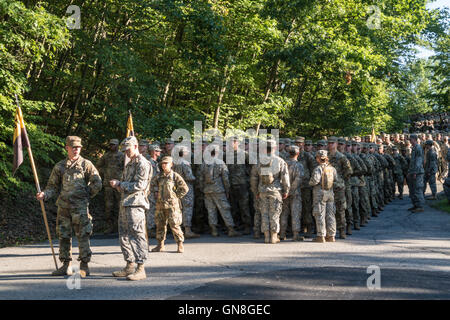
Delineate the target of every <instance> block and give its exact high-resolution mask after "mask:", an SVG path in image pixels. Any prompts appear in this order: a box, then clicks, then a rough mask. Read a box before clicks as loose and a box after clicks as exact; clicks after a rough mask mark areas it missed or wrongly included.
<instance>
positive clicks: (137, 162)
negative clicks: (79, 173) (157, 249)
mask: <svg viewBox="0 0 450 320" xmlns="http://www.w3.org/2000/svg"><path fill="white" fill-rule="evenodd" d="M122 146H123V148H124V151H125V153H126V155H127V157H128V158H129V159H130V161H129V162H128V163H127V165H126V166H125V169H124V171H123V174H122V178H121V180H120V181H119V180H116V179H113V180H111V181H110V185H111V187H113V188H116V189H117V190H118V191H119V192H120V193H121V203H120V211H119V240H120V248H121V250H122V253H123V257H124V260H125V261H126V262H127V265H126V267H125V268H124V269H122V270H120V271H114V272H113V276H114V277H126V278H127V279H128V280H142V279H145V278H146V274H145V269H144V263H145V260H147V254H148V242H147V238H146V221H145V213H146V210H148V209H149V207H150V205H149V202H148V193H149V187H150V179H151V177H152V176H153V172H152V166H151V165H150V163H149V162H148V160H147V159H145V157H144V156H143V155H142V154H140V153H139V148H138V141H137V139H136V138H135V137H134V136H130V137H127V138H125V139H124V140H123V141H122ZM135 262H136V263H137V267H136V269H135Z"/></svg>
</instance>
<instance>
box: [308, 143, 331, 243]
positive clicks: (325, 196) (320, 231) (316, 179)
mask: <svg viewBox="0 0 450 320" xmlns="http://www.w3.org/2000/svg"><path fill="white" fill-rule="evenodd" d="M316 159H317V162H318V166H316V168H315V169H314V170H313V172H312V174H311V179H310V181H309V184H310V185H311V186H313V187H314V189H313V199H314V200H313V203H314V204H313V213H314V217H315V219H316V230H317V236H316V238H315V239H314V241H315V242H325V241H327V242H334V241H335V236H336V217H335V213H336V207H335V204H334V193H333V182H334V181H335V180H336V179H338V177H337V172H336V169H335V168H334V167H332V166H331V165H330V164H328V153H327V151H325V150H319V151H317V153H316Z"/></svg>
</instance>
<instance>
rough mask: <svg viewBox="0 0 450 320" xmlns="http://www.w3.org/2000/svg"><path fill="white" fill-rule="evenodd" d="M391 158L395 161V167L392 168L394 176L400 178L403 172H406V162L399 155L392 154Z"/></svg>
mask: <svg viewBox="0 0 450 320" xmlns="http://www.w3.org/2000/svg"><path fill="white" fill-rule="evenodd" d="M392 158H393V159H394V161H395V167H394V170H393V172H394V174H395V175H396V176H401V175H403V173H404V172H405V170H408V162H407V161H406V159H405V158H403V156H402V155H401V154H394V155H393V156H392Z"/></svg>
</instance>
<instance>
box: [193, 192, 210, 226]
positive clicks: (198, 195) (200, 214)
mask: <svg viewBox="0 0 450 320" xmlns="http://www.w3.org/2000/svg"><path fill="white" fill-rule="evenodd" d="M192 220H193V226H194V227H195V228H198V229H199V230H200V232H201V231H202V230H205V229H209V228H208V215H207V210H206V207H205V195H204V194H203V191H202V190H201V189H200V188H195V191H194V217H193V218H192Z"/></svg>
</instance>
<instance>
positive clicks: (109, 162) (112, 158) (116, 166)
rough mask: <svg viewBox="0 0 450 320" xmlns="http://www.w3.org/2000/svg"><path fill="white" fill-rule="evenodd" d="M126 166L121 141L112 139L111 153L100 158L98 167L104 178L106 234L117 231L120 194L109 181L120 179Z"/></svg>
mask: <svg viewBox="0 0 450 320" xmlns="http://www.w3.org/2000/svg"><path fill="white" fill-rule="evenodd" d="M124 164H125V155H124V154H123V153H122V152H120V151H119V140H117V139H111V140H110V141H109V151H108V152H106V153H105V154H104V155H103V156H102V157H101V158H100V160H99V161H98V162H97V165H96V167H97V169H98V171H99V172H100V174H101V176H102V177H103V179H102V180H103V188H104V193H105V221H106V225H107V227H106V229H105V233H111V232H113V231H114V230H117V220H118V212H119V210H118V209H119V206H120V204H119V203H120V193H119V192H118V191H117V190H116V189H114V188H111V186H110V185H109V181H110V180H112V179H120V177H121V176H122V171H123V166H124Z"/></svg>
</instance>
